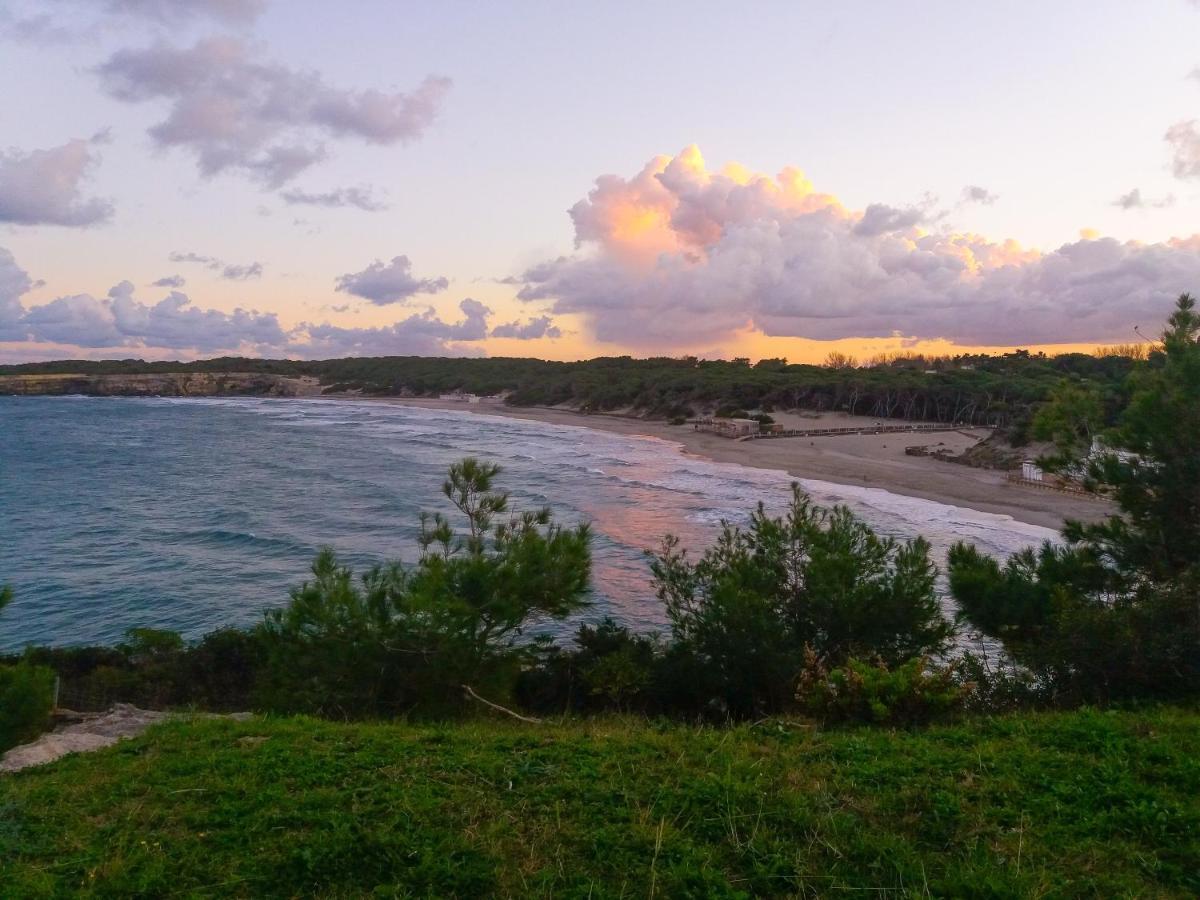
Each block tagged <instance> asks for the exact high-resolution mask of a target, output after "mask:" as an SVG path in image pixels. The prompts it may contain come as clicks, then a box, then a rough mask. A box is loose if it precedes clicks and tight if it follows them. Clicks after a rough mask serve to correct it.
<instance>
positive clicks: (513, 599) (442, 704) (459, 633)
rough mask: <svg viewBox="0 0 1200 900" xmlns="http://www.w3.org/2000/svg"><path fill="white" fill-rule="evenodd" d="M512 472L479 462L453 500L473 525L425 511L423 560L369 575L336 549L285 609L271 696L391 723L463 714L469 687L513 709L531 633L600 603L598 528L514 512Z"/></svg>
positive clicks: (451, 492)
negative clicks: (591, 601)
mask: <svg viewBox="0 0 1200 900" xmlns="http://www.w3.org/2000/svg"><path fill="white" fill-rule="evenodd" d="M498 472H499V469H498V467H496V466H493V465H488V464H485V463H480V462H477V461H476V460H473V459H465V460H463V461H462V462H460V463H456V464H455V465H453V466H451V467H450V472H449V478H448V479H447V480H446V482H445V484H444V485H443V493H445V495H446V497H447V498H448V499H449V500H450V502H451V503H452V504H453V505H454V506H455V507H456V508H457V509H458V510H459V512H460V513H462V515H463V517H464V518H465V520H466V528H465V529H464V530H456V529H455V528H454V527H453V526H452V525H451V524H450V522H449V520H447V519H446V518H444V517H443V516H441V515H440V514H437V515H433V516H429V515H424V514H423V515H422V517H421V537H420V544H421V549H422V554H421V558H420V560H419V562H418V563H417V564H416V565H415V566H413V567H411V568H406V567H404V566H401V565H400V564H398V563H393V564H391V565H388V566H377V567H375V568H374V569H372V570H370V571H369V572H368V573H367V574H366V575H365V576H364V577H363V578H362V579H361V583H359V582H358V581H356V579H355V578H354V577H353V575H352V573H351V572H350V570H349V569H347V568H345V567H343V566H340V565H339V564H338V562H337V560H336V558H335V557H334V555H333V553H332V551H328V550H326V551H324V552H322V553H321V554H320V555H319V556H318V557H317V560H316V562H315V563H314V564H313V579H312V581H308V582H305V583H304V584H303V585H302V586H301V587H300V588H298V589H297V590H295V591H293V592H292V599H291V603H290V604H289V605H288V606H287V607H286V608H284V609H281V610H272V611H271V612H269V613H268V615H267V617H266V620H265V622H264V623H263V625H262V631H261V634H262V638H263V640H264V647H265V661H264V665H263V670H262V672H263V677H262V679H261V684H260V691H259V697H260V702H261V704H262V705H264V706H265V707H267V708H270V709H278V710H283V711H289V712H316V713H320V714H323V715H328V716H337V717H367V716H380V715H382V716H389V715H396V714H399V713H405V712H409V711H419V712H421V713H426V714H429V713H438V714H440V713H446V712H452V711H454V710H456V709H457V708H459V707H460V706H461V704H462V702H463V696H464V693H465V690H466V687H468V686H469V687H471V688H472V689H474V690H477V691H480V692H482V693H483V694H484V695H485V696H487V698H488V699H489V700H492V701H501V702H503V700H504V698H505V697H506V696H507V695H508V694H509V693H510V692H511V690H512V687H513V684H514V682H515V680H516V678H517V675H518V672H519V670H520V668H521V665H522V664H523V662H524V661H525V659H526V658H527V657H528V656H529V654H530V648H529V647H528V646H525V645H522V644H521V643H520V642H519V641H518V640H517V639H518V637H519V635H520V634H521V632H522V630H523V629H524V628H525V627H526V626H528V625H530V624H531V623H532V622H534V621H535V620H539V619H561V618H564V617H565V616H567V615H569V614H571V613H573V612H576V611H577V610H579V609H581V608H582V607H583V606H585V605H586V603H587V600H586V597H585V593H586V591H587V588H588V586H589V583H590V578H591V549H590V532H589V530H588V528H587V526H586V525H580V526H578V527H576V528H563V527H562V526H560V525H557V524H555V523H554V521H553V517H552V516H551V514H550V511H549V509H540V510H535V511H526V512H521V513H511V514H509V516H508V518H506V519H500V518H498V517H499V516H500V515H502V514H504V513H508V512H509V510H508V496H507V495H506V494H503V493H498V492H494V491H493V490H492V482H493V479H494V478H495V476H496V474H497V473H498Z"/></svg>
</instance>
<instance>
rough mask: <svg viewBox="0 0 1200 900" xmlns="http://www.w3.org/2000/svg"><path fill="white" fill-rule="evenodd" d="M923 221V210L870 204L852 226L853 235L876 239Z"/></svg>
mask: <svg viewBox="0 0 1200 900" xmlns="http://www.w3.org/2000/svg"><path fill="white" fill-rule="evenodd" d="M924 221H925V213H924V211H923V210H920V209H916V208H914V207H908V208H907V209H896V208H895V207H893V206H888V205H887V204H885V203H872V204H871V205H870V206H868V207H867V208H866V210H865V211H864V212H863V214H862V218H860V219H859V220H858V223H857V224H856V225H855V226H854V233H855V234H857V235H859V236H861V237H876V236H877V235H881V234H886V233H887V232H889V231H904V230H905V229H908V228H912V227H913V226H914V225H920V224H921V223H922V222H924Z"/></svg>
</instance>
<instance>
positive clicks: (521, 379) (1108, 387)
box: [0, 350, 1160, 433]
mask: <svg viewBox="0 0 1200 900" xmlns="http://www.w3.org/2000/svg"><path fill="white" fill-rule="evenodd" d="M1135 355H1136V354H1135ZM1159 355H1160V354H1153V353H1152V354H1151V355H1150V359H1149V360H1148V361H1145V362H1143V361H1138V360H1136V359H1133V358H1131V357H1130V356H1127V355H1121V354H1115V353H1114V354H1097V355H1089V354H1082V353H1070V354H1063V355H1060V356H1046V355H1045V354H1034V353H1030V352H1028V351H1025V350H1018V351H1016V352H1013V353H1008V354H1004V355H997V356H985V355H971V356H957V357H953V358H951V357H939V358H933V359H931V358H927V357H923V356H920V355H907V356H898V357H894V358H891V359H888V360H881V361H876V362H875V363H874V364H873V365H868V366H856V365H853V361H852V360H846V359H835V358H834V356H831V361H830V363H829V364H826V365H805V364H789V363H788V362H787V361H786V360H783V359H764V360H761V361H759V362H757V363H754V364H751V363H750V361H749V360H746V359H735V360H732V361H724V360H700V359H697V358H695V357H682V358H666V357H659V358H652V359H634V358H632V357H628V356H619V357H601V358H597V359H590V360H583V361H579V362H550V361H546V360H539V359H522V358H483V359H462V358H436V357H422V356H386V357H362V358H348V359H328V360H284V359H248V358H243V357H222V358H219V359H208V360H200V361H197V362H188V363H181V362H145V361H143V360H138V359H126V360H104V361H84V360H64V361H56V362H45V363H27V364H23V365H10V366H0V375H21V374H26V375H38V374H53V373H68V372H69V373H75V374H87V375H103V374H122V375H128V374H152V373H162V372H264V373H272V374H277V375H291V376H299V375H308V376H315V377H317V378H319V379H320V381H321V384H322V385H323V386H324V387H325V390H327V391H331V392H332V391H351V390H353V391H362V392H363V393H366V394H378V395H406V396H421V395H436V394H439V393H444V392H447V391H454V390H462V391H467V392H471V393H476V394H482V395H494V394H505V395H506V397H507V400H508V402H509V403H512V404H514V405H518V406H553V405H557V404H570V405H572V406H574V407H577V408H578V409H580V410H581V411H584V412H607V411H613V410H626V409H629V410H634V411H636V412H638V413H640V414H642V415H647V416H662V417H673V416H688V415H693V414H697V413H701V412H711V411H713V410H718V409H721V408H725V409H727V410H734V409H747V410H750V409H761V410H764V411H767V412H769V411H771V410H772V409H775V408H779V409H797V408H802V409H812V410H840V411H845V412H849V413H853V414H858V415H868V416H878V417H888V418H903V419H922V420H934V421H939V422H964V423H965V422H969V423H972V424H975V425H988V426H994V427H1001V428H1009V429H1012V430H1014V431H1016V432H1018V433H1019V432H1023V431H1024V426H1025V425H1026V424H1027V423H1028V422H1029V420H1030V418H1031V414H1032V411H1033V409H1034V407H1035V406H1036V405H1037V404H1039V403H1041V402H1042V401H1044V400H1046V399H1047V398H1048V396H1049V395H1050V393H1051V391H1052V390H1053V389H1054V388H1055V387H1056V386H1058V385H1059V384H1060V383H1061V382H1062V381H1063V380H1064V379H1070V380H1076V381H1082V382H1087V383H1089V385H1090V386H1091V387H1093V388H1095V389H1096V391H1097V393H1098V394H1099V396H1100V397H1101V398H1102V400H1103V403H1104V405H1105V407H1106V412H1107V414H1108V417H1110V418H1111V417H1112V416H1114V415H1115V414H1116V412H1117V411H1119V410H1120V409H1121V408H1123V406H1124V402H1125V398H1124V396H1123V393H1122V392H1123V388H1122V385H1123V384H1124V383H1125V379H1126V376H1128V375H1129V374H1130V372H1131V371H1132V370H1133V369H1134V368H1136V367H1139V366H1142V365H1148V366H1155V365H1157V364H1160V361H1159V360H1157V359H1156V358H1155V357H1157V356H1159Z"/></svg>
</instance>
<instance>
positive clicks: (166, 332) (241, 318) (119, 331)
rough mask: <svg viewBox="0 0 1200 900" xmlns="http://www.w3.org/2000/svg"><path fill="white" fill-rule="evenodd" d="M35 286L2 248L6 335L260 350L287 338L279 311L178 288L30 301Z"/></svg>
mask: <svg viewBox="0 0 1200 900" xmlns="http://www.w3.org/2000/svg"><path fill="white" fill-rule="evenodd" d="M30 287H31V283H30V281H29V276H28V275H27V274H26V273H25V272H24V271H23V270H22V269H21V268H20V267H19V266H18V265H17V264H16V261H15V260H14V259H13V257H12V254H11V253H9V252H8V251H7V250H6V249H4V248H0V341H9V342H33V343H52V344H65V345H72V346H76V347H85V348H99V347H109V348H118V347H129V348H141V347H158V348H169V349H180V350H182V349H188V350H194V351H196V352H199V353H212V352H216V351H234V350H240V351H247V352H261V351H263V350H266V349H268V348H278V347H281V346H283V345H285V344H286V343H287V341H288V333H287V332H285V331H284V329H283V328H282V327H281V326H280V324H279V320H278V318H277V317H276V316H275V314H274V313H260V312H256V311H252V310H243V309H236V310H234V311H233V312H231V313H225V312H221V311H219V310H214V309H199V308H197V307H195V306H193V305H192V304H191V301H190V300H189V299H188V298H187V296H186V295H184V294H181V293H179V292H178V291H171V292H170V293H169V294H167V296H165V297H164V298H162V299H161V300H159V301H158V302H157V303H151V304H146V303H142V302H140V301H138V300H137V299H136V298H135V297H134V288H133V285H132V284H130V283H129V282H128V281H122V282H121V283H120V284H118V285H116V286H115V287H114V288H112V290H110V291H109V292H108V294H107V296H104V297H95V296H92V295H91V294H71V295H68V296H64V297H57V298H55V299H54V300H51V301H50V302H49V303H45V304H42V305H41V306H33V307H25V306H24V305H23V304H22V302H21V296H22V295H23V294H25V293H27V292H28V290H29V288H30Z"/></svg>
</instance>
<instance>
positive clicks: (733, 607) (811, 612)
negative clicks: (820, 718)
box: [651, 484, 951, 718]
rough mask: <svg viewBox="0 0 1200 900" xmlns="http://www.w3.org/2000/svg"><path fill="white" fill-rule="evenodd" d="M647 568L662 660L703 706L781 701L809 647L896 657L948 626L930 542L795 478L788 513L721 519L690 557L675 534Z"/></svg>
mask: <svg viewBox="0 0 1200 900" xmlns="http://www.w3.org/2000/svg"><path fill="white" fill-rule="evenodd" d="M651 568H652V571H653V573H654V578H655V583H656V587H657V595H658V597H659V599H660V600H662V601H663V603H664V604H665V605H666V610H667V615H668V617H669V619H670V621H671V630H672V633H673V635H674V645H673V646H672V647H671V648H670V650H669V651H668V653H667V654H666V659H665V660H664V665H665V666H666V668H667V670H668V672H672V673H674V674H672V675H671V676H670V678H669V681H670V682H671V683H672V684H673V685H674V686H675V688H676V689H678V690H679V691H681V695H680V697H679V701H680V702H687V701H686V699H685V698H687V697H688V696H689V695H690V699H691V702H693V703H699V704H700V706H699V707H698V708H696V709H695V711H696V712H703V711H707V712H713V711H720V712H723V713H724V714H727V715H731V716H734V717H739V718H741V717H748V716H758V715H763V714H769V713H774V712H778V711H781V710H783V709H784V708H786V707H787V706H789V705H791V704H792V702H793V699H794V696H795V687H796V679H797V678H798V677H799V675H800V672H801V670H802V669H803V668H804V659H805V653H806V651H808V650H811V651H813V652H815V653H816V654H817V656H818V657H819V658H820V659H821V660H822V661H823V662H824V663H825V664H828V665H832V666H837V665H841V664H843V663H845V661H846V660H847V659H849V658H850V657H858V658H871V659H874V658H879V659H881V660H882V661H883V662H884V663H885V664H887V665H899V664H901V663H904V662H907V661H908V660H910V659H912V658H914V657H916V656H920V655H923V654H930V653H934V652H937V651H938V650H940V649H941V648H942V647H943V646H944V645H945V643H946V641H947V640H948V638H949V636H950V634H951V626H950V624H949V623H948V622H947V621H946V620H945V619H944V618H943V617H942V614H941V609H940V606H939V604H938V600H937V597H936V595H935V593H934V579H935V576H936V573H937V570H936V568H935V567H934V565H933V563H932V562H930V560H929V545H928V543H926V542H925V541H924V540H923V539H921V538H917V539H915V540H913V541H909V542H908V543H906V544H897V543H896V542H895V541H893V540H891V539H888V538H880V537H879V536H877V535H876V534H875V533H874V532H873V531H872V530H871V529H870V528H869V527H867V526H866V525H865V524H864V523H862V522H860V521H859V520H858V519H856V518H855V517H854V515H853V514H852V513H851V512H850V511H849V510H848V509H846V508H845V507H836V508H834V509H833V510H832V511H826V510H823V509H821V508H820V507H818V506H815V505H814V504H813V503H812V502H811V501H810V500H809V498H808V497H807V495H805V494H804V492H803V491H801V490H800V488H799V486H798V485H795V484H794V485H793V486H792V503H791V506H790V509H789V511H788V514H787V516H786V517H784V518H772V517H769V516H767V514H766V513H765V512H764V509H763V507H762V505H761V504H760V505H759V508H758V510H757V511H756V512H755V513H754V515H753V516H752V518H751V522H750V526H749V527H748V528H747V529H741V528H734V527H731V526H729V525H726V526H725V529H724V531H723V532H722V534H721V537H720V538H719V539H718V541H717V544H716V545H715V546H714V547H712V548H710V549H709V550H708V551H707V552H705V554H704V555H703V556H702V557H701V559H700V560H699V561H698V562H696V563H695V564H692V563H691V562H689V560H688V559H687V552H686V551H683V550H680V549H679V546H678V540H677V539H675V538H672V537H668V538H667V539H666V540H665V541H664V544H663V548H662V550H661V552H660V553H659V554H657V555H656V556H655V557H654V559H653V562H652V564H651Z"/></svg>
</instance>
